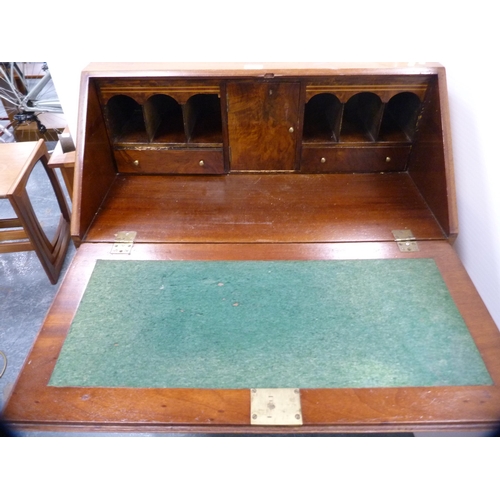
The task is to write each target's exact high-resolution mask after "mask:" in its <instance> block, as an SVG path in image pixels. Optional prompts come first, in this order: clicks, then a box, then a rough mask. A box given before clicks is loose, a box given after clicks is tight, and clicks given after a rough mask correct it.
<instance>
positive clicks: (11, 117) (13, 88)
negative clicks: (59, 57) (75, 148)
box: [0, 62, 66, 142]
mask: <svg viewBox="0 0 500 500" xmlns="http://www.w3.org/2000/svg"><path fill="white" fill-rule="evenodd" d="M2 106H3V107H2ZM65 126H66V121H65V119H64V115H63V114H62V108H61V104H60V102H59V98H58V96H57V93H56V90H55V88H54V83H53V81H52V78H51V75H50V72H49V70H48V68H47V66H46V64H45V63H20V62H2V63H0V142H13V141H16V142H24V141H36V140H38V139H40V138H43V139H45V140H46V141H57V135H58V134H60V133H62V132H63V130H64V128H65Z"/></svg>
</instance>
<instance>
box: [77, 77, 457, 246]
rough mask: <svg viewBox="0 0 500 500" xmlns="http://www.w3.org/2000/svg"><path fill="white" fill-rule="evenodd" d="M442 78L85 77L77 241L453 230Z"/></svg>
mask: <svg viewBox="0 0 500 500" xmlns="http://www.w3.org/2000/svg"><path fill="white" fill-rule="evenodd" d="M443 79H444V73H440V72H439V71H437V70H436V71H435V72H434V71H432V70H429V71H427V72H417V74H391V72H387V73H385V74H374V75H369V74H366V73H365V74H338V75H328V76H310V75H307V76H303V75H300V74H297V75H287V76H279V75H272V74H271V75H269V74H267V75H264V76H260V77H253V78H249V77H231V76H226V77H220V76H217V77H213V78H211V77H206V76H200V77H196V76H188V77H184V78H180V77H174V78H170V77H168V76H162V77H152V76H151V77H145V76H141V77H132V76H128V75H126V74H125V75H124V76H121V77H116V76H112V77H89V78H87V79H84V80H83V82H84V84H83V85H82V93H83V98H82V100H81V103H83V105H82V104H81V109H80V113H81V115H80V123H81V124H82V126H83V133H82V134H80V136H79V141H80V145H79V151H80V154H79V155H78V160H77V180H76V186H77V188H76V195H75V200H74V201H75V204H74V205H75V213H74V218H73V225H72V233H73V237H74V239H75V242H76V243H77V244H79V243H80V242H82V241H113V240H114V238H115V235H116V233H117V232H119V231H136V232H137V239H136V241H138V242H202V241H203V242H210V241H213V242H235V243H238V242H337V241H388V240H391V239H393V235H392V230H396V229H410V230H412V232H413V234H414V236H415V237H416V238H417V239H422V240H426V239H427V240H432V239H446V238H451V239H452V238H454V236H455V235H456V215H455V209H454V194H453V174H452V165H451V164H450V162H451V160H450V159H449V158H450V157H451V155H448V154H447V148H450V145H449V139H448V135H449V134H447V127H448V123H447V120H448V118H447V104H446V87H445V83H444V82H443V81H442V80H443Z"/></svg>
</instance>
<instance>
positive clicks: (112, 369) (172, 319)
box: [50, 259, 492, 388]
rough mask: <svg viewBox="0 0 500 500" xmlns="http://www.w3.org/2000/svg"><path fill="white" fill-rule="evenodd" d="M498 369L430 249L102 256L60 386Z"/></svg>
mask: <svg viewBox="0 0 500 500" xmlns="http://www.w3.org/2000/svg"><path fill="white" fill-rule="evenodd" d="M491 383H492V381H491V379H490V377H489V374H488V372H487V370H486V368H485V366H484V363H483V361H482V359H481V357H480V355H479V352H478V351H477V349H476V347H475V344H474V342H473V340H472V338H471V336H470V334H469V332H468V330H467V327H466V326H465V324H464V322H463V320H462V318H461V316H460V314H459V312H458V310H457V308H456V306H455V304H454V303H453V300H452V298H451V297H450V295H449V292H448V290H447V288H446V286H445V284H444V282H443V280H442V278H441V275H440V273H439V271H438V269H437V267H436V265H435V263H434V261H433V260H431V259H394V260H349V261H230V262H228V261H215V262H214V261H210V262H199V261H195V262H192V261H189V262H187V261H174V262H172V261H104V260H103V261H98V262H97V263H96V267H95V269H94V272H93V274H92V277H91V279H90V282H89V285H88V287H87V290H86V292H85V294H84V297H83V299H82V302H81V304H80V306H79V309H78V311H77V314H76V316H75V319H74V321H73V324H72V326H71V329H70V331H69V334H68V337H67V339H66V341H65V343H64V346H63V349H62V352H61V354H60V356H59V359H58V362H57V364H56V367H55V370H54V373H53V375H52V378H51V380H50V385H54V386H102V387H192V388H249V387H302V388H320V387H324V388H329V387H331V388H335V387H396V386H438V385H476V384H480V385H483V384H491Z"/></svg>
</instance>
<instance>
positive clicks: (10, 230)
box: [0, 139, 71, 284]
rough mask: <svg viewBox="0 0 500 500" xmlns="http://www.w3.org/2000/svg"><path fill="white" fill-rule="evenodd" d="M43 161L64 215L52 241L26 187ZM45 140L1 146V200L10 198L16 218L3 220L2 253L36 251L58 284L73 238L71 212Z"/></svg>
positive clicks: (45, 268) (1, 220) (0, 248)
mask: <svg viewBox="0 0 500 500" xmlns="http://www.w3.org/2000/svg"><path fill="white" fill-rule="evenodd" d="M38 161H41V163H42V165H43V168H44V169H45V172H46V173H47V176H48V178H49V181H50V184H51V185H52V188H53V190H54V193H55V196H56V199H57V203H58V205H59V208H60V210H61V217H60V220H59V224H58V227H57V230H56V233H55V235H54V237H53V239H52V241H50V240H49V238H48V237H47V235H46V233H45V231H44V230H43V228H42V226H41V225H40V222H39V220H38V218H37V216H36V214H35V211H34V209H33V206H32V204H31V201H30V198H29V196H28V192H27V190H26V186H27V183H28V179H29V177H30V175H31V173H32V171H33V168H34V167H35V165H36V164H37V163H38ZM48 161H49V154H48V152H47V147H46V145H45V142H44V141H43V139H40V140H39V141H38V142H18V143H9V144H2V145H1V147H0V199H7V200H9V202H10V204H11V206H12V208H13V209H14V211H15V213H16V215H17V218H10V219H0V253H7V252H23V251H28V250H34V251H35V252H36V254H37V256H38V258H39V259H40V262H41V264H42V266H43V268H44V270H45V272H46V273H47V276H48V277H49V280H50V282H51V283H52V284H55V283H57V280H58V279H59V275H60V272H61V268H62V265H63V262H64V258H65V256H66V252H67V249H68V245H69V241H70V219H71V216H70V211H69V208H68V205H67V203H66V199H65V197H64V194H63V191H62V189H61V185H60V184H59V181H58V179H57V176H56V174H55V172H54V171H53V170H52V169H50V168H49V167H48Z"/></svg>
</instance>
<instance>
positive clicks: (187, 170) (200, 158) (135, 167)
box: [115, 148, 224, 174]
mask: <svg viewBox="0 0 500 500" xmlns="http://www.w3.org/2000/svg"><path fill="white" fill-rule="evenodd" d="M115 160H116V166H117V168H118V172H120V173H124V174H223V173H224V155H223V152H222V150H214V149H210V150H208V149H201V148H200V149H190V150H179V149H162V150H135V149H120V150H116V151H115Z"/></svg>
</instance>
